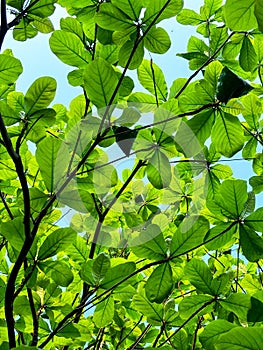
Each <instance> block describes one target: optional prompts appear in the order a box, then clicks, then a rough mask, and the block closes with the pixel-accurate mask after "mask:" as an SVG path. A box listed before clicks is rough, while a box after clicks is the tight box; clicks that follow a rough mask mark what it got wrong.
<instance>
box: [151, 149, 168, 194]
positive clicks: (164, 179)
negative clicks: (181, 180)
mask: <svg viewBox="0 0 263 350" xmlns="http://www.w3.org/2000/svg"><path fill="white" fill-rule="evenodd" d="M146 172H147V177H148V180H149V181H150V182H151V184H152V185H153V186H154V187H155V188H158V189H161V188H164V187H167V186H169V184H170V182H171V179H172V173H171V166H170V163H169V160H168V158H167V156H166V155H165V154H163V153H162V152H161V151H159V150H156V151H155V152H154V155H153V156H152V157H151V158H150V160H149V163H148V165H147V167H146Z"/></svg>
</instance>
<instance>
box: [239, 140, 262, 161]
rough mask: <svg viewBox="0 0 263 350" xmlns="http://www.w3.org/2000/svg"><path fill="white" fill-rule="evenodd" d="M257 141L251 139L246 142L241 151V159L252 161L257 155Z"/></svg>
mask: <svg viewBox="0 0 263 350" xmlns="http://www.w3.org/2000/svg"><path fill="white" fill-rule="evenodd" d="M257 145H258V142H257V140H256V139H255V138H254V137H252V138H251V139H250V140H248V142H247V143H246V144H245V146H244V148H243V150H242V157H243V158H244V159H252V158H254V157H255V155H256V153H257Z"/></svg>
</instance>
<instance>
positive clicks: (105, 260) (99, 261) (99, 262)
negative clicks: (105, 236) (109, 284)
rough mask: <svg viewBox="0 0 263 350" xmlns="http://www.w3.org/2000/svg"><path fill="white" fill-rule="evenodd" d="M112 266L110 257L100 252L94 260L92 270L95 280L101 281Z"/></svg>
mask: <svg viewBox="0 0 263 350" xmlns="http://www.w3.org/2000/svg"><path fill="white" fill-rule="evenodd" d="M109 268H110V258H109V257H108V255H107V254H105V253H100V254H99V255H98V256H97V257H96V259H95V260H94V263H93V266H92V272H93V276H94V280H95V282H100V281H102V280H103V278H104V277H105V275H106V273H107V271H108V270H109Z"/></svg>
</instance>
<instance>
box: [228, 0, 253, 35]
mask: <svg viewBox="0 0 263 350" xmlns="http://www.w3.org/2000/svg"><path fill="white" fill-rule="evenodd" d="M225 18H226V24H227V26H228V27H229V28H230V29H231V30H236V31H248V30H250V29H254V28H257V20H256V17H255V15H254V0H227V1H226V4H225Z"/></svg>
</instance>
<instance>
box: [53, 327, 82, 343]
mask: <svg viewBox="0 0 263 350" xmlns="http://www.w3.org/2000/svg"><path fill="white" fill-rule="evenodd" d="M80 335H81V334H80V331H79V330H78V328H77V326H76V325H75V324H67V325H66V326H65V327H63V328H62V329H61V330H60V331H59V332H58V333H57V336H58V337H64V338H74V339H75V338H77V337H80Z"/></svg>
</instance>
